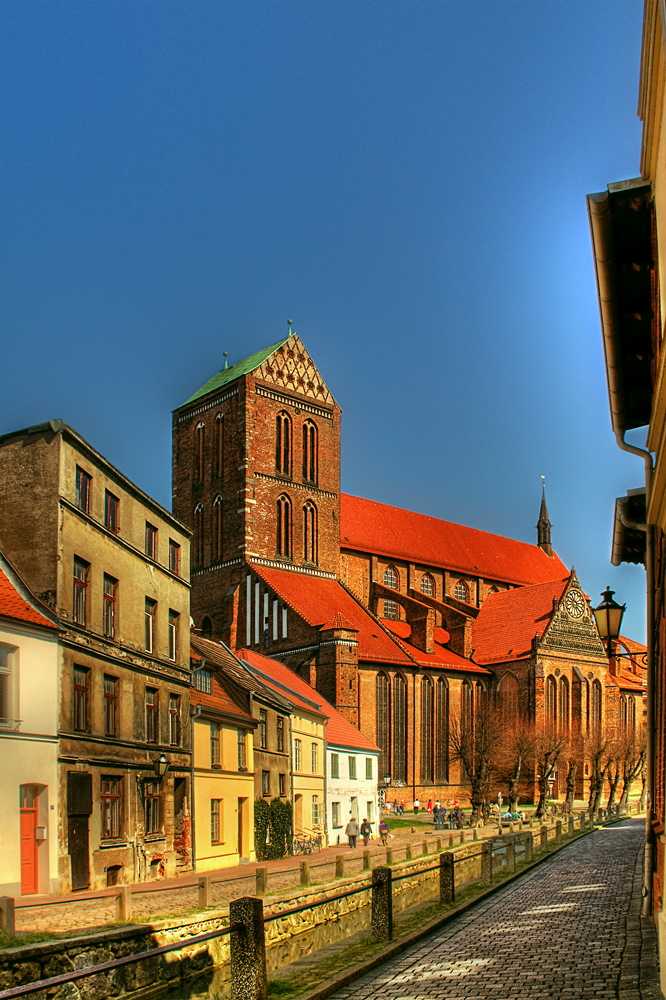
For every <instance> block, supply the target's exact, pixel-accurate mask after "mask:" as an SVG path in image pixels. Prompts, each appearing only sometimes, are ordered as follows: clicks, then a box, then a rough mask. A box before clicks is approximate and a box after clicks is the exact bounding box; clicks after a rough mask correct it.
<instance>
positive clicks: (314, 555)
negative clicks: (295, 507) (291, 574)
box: [303, 500, 319, 565]
mask: <svg viewBox="0 0 666 1000" xmlns="http://www.w3.org/2000/svg"><path fill="white" fill-rule="evenodd" d="M303 559H304V560H305V562H309V563H314V564H315V565H316V564H317V562H318V561H319V560H318V538H317V508H316V507H315V505H314V504H313V502H312V500H308V501H307V503H306V504H305V506H304V507H303Z"/></svg>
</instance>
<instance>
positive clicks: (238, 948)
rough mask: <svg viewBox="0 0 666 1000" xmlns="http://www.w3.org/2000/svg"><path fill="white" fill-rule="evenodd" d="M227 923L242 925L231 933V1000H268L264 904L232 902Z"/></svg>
mask: <svg viewBox="0 0 666 1000" xmlns="http://www.w3.org/2000/svg"><path fill="white" fill-rule="evenodd" d="M229 922H230V923H231V924H236V923H239V924H242V925H243V927H242V930H236V931H232V932H231V997H232V1000H267V997H268V977H267V974H266V939H265V935H264V904H263V903H262V901H261V900H260V899H257V898H255V897H253V896H244V897H243V898H241V899H232V901H231V902H230V903H229Z"/></svg>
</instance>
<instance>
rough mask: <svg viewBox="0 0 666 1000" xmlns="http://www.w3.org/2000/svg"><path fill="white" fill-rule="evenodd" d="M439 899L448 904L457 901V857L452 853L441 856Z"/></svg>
mask: <svg viewBox="0 0 666 1000" xmlns="http://www.w3.org/2000/svg"><path fill="white" fill-rule="evenodd" d="M439 901H440V903H446V904H448V905H452V904H453V903H455V901H456V880H455V859H454V857H453V855H452V854H440V856H439Z"/></svg>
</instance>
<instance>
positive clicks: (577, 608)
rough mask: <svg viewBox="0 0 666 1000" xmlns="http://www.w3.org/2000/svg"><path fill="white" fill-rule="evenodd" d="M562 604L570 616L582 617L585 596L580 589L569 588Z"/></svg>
mask: <svg viewBox="0 0 666 1000" xmlns="http://www.w3.org/2000/svg"><path fill="white" fill-rule="evenodd" d="M564 606H565V608H566V609H567V612H568V613H569V615H570V616H571V617H572V618H582V617H583V615H584V614H585V598H584V597H583V595H582V594H581V592H580V590H570V591H569V593H568V594H567V596H566V597H565V599H564Z"/></svg>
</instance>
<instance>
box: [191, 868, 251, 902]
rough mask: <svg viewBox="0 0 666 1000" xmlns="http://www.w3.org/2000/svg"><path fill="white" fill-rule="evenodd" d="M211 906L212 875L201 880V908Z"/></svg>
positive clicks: (202, 877) (203, 876)
mask: <svg viewBox="0 0 666 1000" xmlns="http://www.w3.org/2000/svg"><path fill="white" fill-rule="evenodd" d="M248 898H249V897H248ZM210 905H211V899H210V875H202V876H201V878H200V879H199V906H210Z"/></svg>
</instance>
